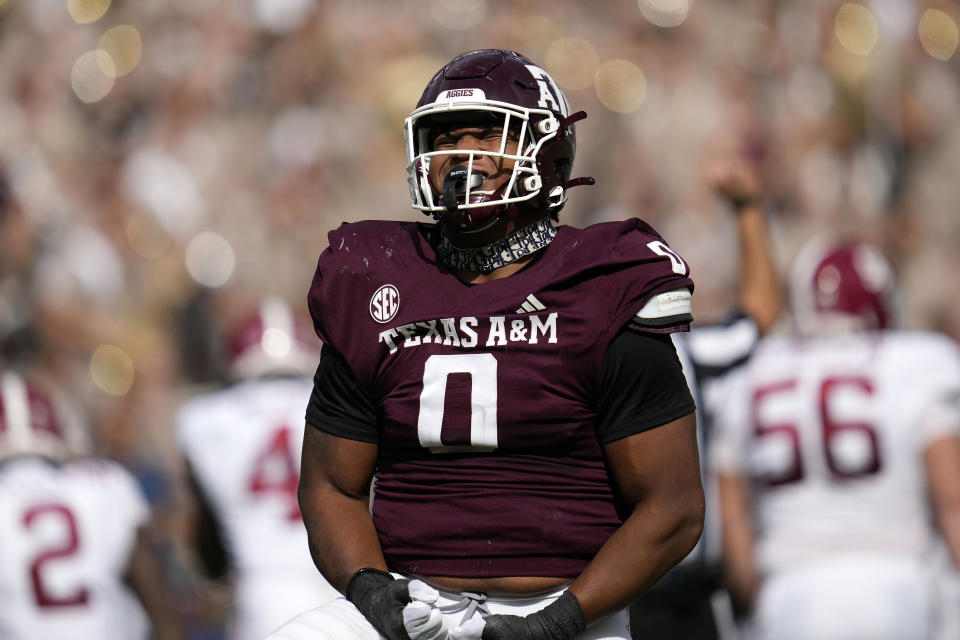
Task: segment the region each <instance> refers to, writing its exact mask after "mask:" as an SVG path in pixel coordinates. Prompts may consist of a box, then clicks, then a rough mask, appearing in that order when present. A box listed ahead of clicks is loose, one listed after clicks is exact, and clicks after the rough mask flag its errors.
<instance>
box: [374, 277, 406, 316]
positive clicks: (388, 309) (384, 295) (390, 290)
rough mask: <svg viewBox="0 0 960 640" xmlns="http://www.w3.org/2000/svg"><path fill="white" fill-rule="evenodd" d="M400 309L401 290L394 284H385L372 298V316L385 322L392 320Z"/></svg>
mask: <svg viewBox="0 0 960 640" xmlns="http://www.w3.org/2000/svg"><path fill="white" fill-rule="evenodd" d="M399 310H400V292H399V291H397V288H396V287H395V286H393V285H392V284H385V285H383V286H382V287H380V288H379V289H377V291H376V293H374V294H373V297H372V298H370V317H372V318H373V319H374V320H376V321H377V322H379V323H380V324H383V323H384V322H390V321H391V320H393V318H394V317H395V316H396V315H397V311H399Z"/></svg>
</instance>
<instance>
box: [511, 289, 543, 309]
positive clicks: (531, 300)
mask: <svg viewBox="0 0 960 640" xmlns="http://www.w3.org/2000/svg"><path fill="white" fill-rule="evenodd" d="M544 309H546V307H545V306H543V303H542V302H540V301H539V300H537V298H536V296H534V295H533V294H532V293H531V294H530V295H528V296H527V299H526V300H524V301H523V304H522V305H520V308H519V309H517V310H516V311H514V313H533V312H534V311H543V310H544Z"/></svg>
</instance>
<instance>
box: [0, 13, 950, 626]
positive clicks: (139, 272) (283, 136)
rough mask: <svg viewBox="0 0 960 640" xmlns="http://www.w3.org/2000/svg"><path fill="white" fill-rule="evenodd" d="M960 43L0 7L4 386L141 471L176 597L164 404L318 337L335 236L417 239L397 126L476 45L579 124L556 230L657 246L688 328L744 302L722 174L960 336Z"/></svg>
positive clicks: (778, 248)
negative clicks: (886, 272)
mask: <svg viewBox="0 0 960 640" xmlns="http://www.w3.org/2000/svg"><path fill="white" fill-rule="evenodd" d="M958 21H960V5H958V4H957V3H956V2H953V1H946V0H858V1H857V2H840V1H835V0H790V1H786V0H783V1H776V0H602V1H599V2H582V1H579V0H552V1H550V2H534V1H533V0H511V1H509V2H508V1H506V0H390V1H387V0H369V1H364V0H361V1H358V0H136V1H131V0H113V2H111V0H67V1H64V0H0V60H2V61H3V64H2V65H0V165H2V167H3V174H4V176H5V181H4V182H5V184H3V185H2V187H0V348H2V351H0V362H3V363H4V364H9V363H26V364H27V365H28V366H29V368H30V369H31V370H32V371H33V372H34V374H35V375H37V376H39V377H42V378H45V379H47V380H49V381H50V382H51V383H52V384H55V386H56V387H57V388H58V389H60V390H62V393H63V394H64V395H65V396H66V397H67V400H68V401H70V402H72V403H73V404H74V405H75V406H76V407H77V408H78V411H80V412H81V413H82V414H83V415H84V416H85V417H86V421H87V422H88V424H89V425H90V429H91V432H92V434H93V436H94V440H95V442H96V446H97V448H98V450H99V451H100V452H101V453H104V454H106V455H109V456H111V457H113V458H116V459H117V460H119V461H121V462H123V463H124V464H126V465H127V466H128V467H129V468H131V469H132V470H133V471H134V472H135V473H136V474H137V475H138V477H139V479H140V481H141V483H142V485H143V487H144V489H145V491H146V492H147V495H148V497H149V498H150V500H151V503H152V505H153V508H154V511H155V515H156V517H157V523H158V530H157V535H158V538H157V545H158V549H161V550H164V549H166V550H168V551H167V552H168V553H169V554H170V558H168V560H169V565H170V567H171V572H172V573H173V574H174V577H175V578H176V577H177V576H178V575H180V574H179V573H178V572H179V571H180V569H178V567H179V566H180V564H181V562H180V560H179V559H178V558H177V557H176V552H175V549H176V545H175V544H173V543H172V542H171V541H175V540H177V538H178V533H179V532H178V527H179V526H180V524H179V519H178V515H177V514H178V513H179V511H178V508H179V505H180V500H181V495H180V489H179V488H178V487H179V481H178V478H179V477H180V473H181V471H182V470H181V468H180V463H179V456H178V455H177V453H176V448H175V445H174V441H173V435H172V428H171V425H172V421H173V419H174V415H175V413H176V411H177V409H178V407H179V406H181V404H182V403H183V402H184V401H185V400H186V399H188V398H189V397H191V396H193V395H194V394H196V393H198V392H199V391H201V390H205V389H210V388H214V387H216V386H217V385H220V384H222V382H223V381H224V373H223V371H224V366H223V357H222V356H223V348H222V346H221V345H222V340H221V338H222V336H223V335H225V334H226V333H227V332H228V331H229V328H230V327H231V326H232V324H233V323H234V322H235V320H236V319H237V318H238V317H239V316H240V315H241V314H243V313H245V312H246V311H248V310H249V309H250V308H251V307H252V305H254V304H255V303H256V302H257V301H258V300H259V299H261V298H262V297H264V296H265V295H268V294H278V295H280V296H283V297H285V298H287V299H288V300H290V301H291V302H292V303H293V304H295V305H297V307H298V308H299V309H300V310H301V312H302V313H304V314H305V313H306V311H305V298H306V292H307V287H308V285H309V282H310V279H311V277H312V275H313V270H314V266H315V262H316V258H317V256H318V255H319V252H320V250H322V248H323V247H324V246H325V243H326V234H327V232H328V231H329V230H331V229H334V228H336V227H337V226H339V225H340V223H341V222H343V221H352V220H359V219H367V218H379V219H416V218H417V217H419V216H421V214H419V213H417V212H416V211H414V210H413V209H412V208H411V207H410V206H409V196H408V192H407V186H406V183H405V180H406V174H405V166H404V155H403V140H402V132H401V127H402V123H403V118H404V117H405V116H406V115H407V114H408V113H409V111H410V110H412V108H413V106H414V105H415V103H416V101H417V99H418V98H419V95H420V92H421V91H422V89H423V87H424V86H425V84H426V82H427V81H428V80H429V78H430V76H431V75H432V74H433V73H434V72H435V71H436V70H437V69H438V68H440V66H442V65H443V64H444V63H445V62H446V61H447V60H449V59H450V58H452V57H453V56H454V55H456V54H457V53H460V52H462V51H467V50H471V49H477V48H488V47H500V48H509V49H515V50H518V51H520V52H522V53H524V54H525V55H527V56H528V57H530V58H531V59H533V60H534V61H535V62H537V63H538V64H540V65H542V66H543V67H545V68H546V69H547V70H549V71H550V72H551V73H552V74H553V76H554V78H555V79H556V81H557V82H558V84H559V85H560V86H561V87H562V88H563V89H564V91H565V92H566V94H567V97H568V98H569V100H570V101H571V103H572V105H573V107H574V109H575V110H579V109H583V110H585V111H586V112H587V113H588V114H589V117H588V119H587V120H585V121H584V122H582V123H580V124H578V125H577V129H578V131H577V133H578V140H577V141H578V145H579V146H578V154H577V162H576V165H575V167H574V175H575V176H581V175H586V176H594V177H596V178H597V186H595V187H593V188H584V189H578V190H576V191H575V192H574V193H573V195H572V197H571V199H570V202H569V204H568V205H567V206H566V208H565V209H564V211H563V213H562V215H561V221H562V222H563V223H564V224H569V225H573V226H584V225H587V224H590V223H592V222H596V221H600V220H614V219H622V218H625V217H629V216H638V217H641V218H643V219H645V220H647V221H648V222H650V223H651V224H652V225H653V226H654V227H655V228H657V229H658V230H659V231H660V232H661V233H662V234H663V235H664V236H665V238H666V239H667V241H668V242H669V243H670V245H671V246H672V247H673V248H674V249H676V250H677V251H678V252H679V253H680V254H681V255H683V256H684V257H685V258H686V259H687V260H688V261H689V262H690V265H691V268H692V275H693V278H694V280H695V282H696V286H697V289H696V295H695V296H694V300H695V303H694V305H695V306H694V310H695V315H696V318H697V319H698V320H699V321H703V322H707V321H709V320H711V319H712V318H716V317H720V316H722V315H723V314H724V313H726V312H727V311H728V310H729V307H730V306H731V305H732V304H733V303H734V302H735V296H736V282H737V278H738V274H737V273H736V264H737V260H736V256H735V255H729V249H728V247H731V246H736V245H735V243H733V242H730V241H729V236H730V234H731V233H732V230H731V228H730V221H729V216H728V213H727V212H726V211H724V206H725V205H724V204H723V203H722V202H721V201H720V200H719V199H718V198H717V196H716V195H715V193H714V192H713V190H712V189H711V186H710V184H709V183H708V181H707V180H706V179H705V172H706V171H707V170H708V168H709V167H710V166H711V165H712V164H713V163H715V162H716V161H717V160H718V159H722V158H725V157H730V156H732V155H737V156H741V157H746V158H748V159H749V160H750V161H751V162H753V163H755V166H756V167H757V168H758V170H759V172H760V174H761V176H762V179H763V186H764V191H765V206H766V210H767V212H768V215H769V221H770V225H771V231H772V235H773V242H774V255H775V256H776V259H777V262H778V267H779V268H780V269H781V272H785V270H786V268H787V266H788V265H789V263H790V262H791V260H792V258H793V256H794V254H795V252H796V250H797V248H798V247H799V246H800V244H801V243H802V242H803V241H804V240H806V239H807V238H809V237H810V236H811V235H813V234H815V233H817V232H819V231H823V230H839V231H846V232H853V233H856V234H857V235H858V236H860V237H862V238H865V239H868V240H872V241H874V242H877V243H879V244H880V245H881V246H882V247H884V248H885V249H886V250H887V251H888V252H889V254H890V256H891V257H892V258H893V260H894V263H895V265H896V267H897V269H898V272H899V276H900V281H901V283H902V288H903V292H904V294H905V295H904V301H903V302H904V304H903V318H902V322H901V324H902V325H903V326H906V327H913V328H925V329H935V330H940V331H944V332H946V333H948V334H950V335H952V336H954V337H956V338H960V296H958V295H957V293H960V287H958V285H957V280H955V279H954V278H955V275H956V274H957V273H960V252H958V251H957V250H956V249H955V247H956V246H957V244H958V242H960V216H958V215H957V203H958V202H960V180H958V179H957V174H956V172H957V169H956V167H958V166H960V55H958V54H957V53H956V49H957V45H958V26H957V25H958ZM424 219H425V218H424ZM175 582H176V581H175ZM186 582H189V579H188V578H186V577H183V578H182V579H181V581H180V582H179V583H177V584H178V585H179V588H181V589H182V590H183V591H184V593H187V592H188V591H190V590H191V589H193V588H194V587H193V586H192V585H190V584H186ZM191 602H195V600H193V599H191V598H187V597H185V598H184V604H183V606H184V607H187V608H189V607H191V606H198V605H192V604H189V603H191ZM187 613H188V614H195V617H196V618H197V625H198V628H199V627H202V626H203V625H205V624H209V625H211V628H213V627H215V626H216V620H210V619H205V618H204V616H205V615H207V614H206V613H205V612H204V611H199V610H198V611H195V612H190V611H188V612H187Z"/></svg>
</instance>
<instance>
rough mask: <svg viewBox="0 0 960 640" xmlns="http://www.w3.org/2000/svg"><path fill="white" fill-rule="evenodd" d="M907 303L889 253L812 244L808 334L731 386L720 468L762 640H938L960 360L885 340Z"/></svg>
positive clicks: (764, 351) (740, 582)
mask: <svg viewBox="0 0 960 640" xmlns="http://www.w3.org/2000/svg"><path fill="white" fill-rule="evenodd" d="M893 294H894V288H893V271H892V268H891V266H890V264H889V262H888V261H887V260H886V259H885V257H884V256H883V254H882V253H881V252H880V251H879V250H878V249H876V248H875V247H871V246H869V245H866V244H862V243H855V242H846V243H845V242H839V241H827V240H822V239H817V240H815V241H813V242H812V243H810V244H808V245H807V246H806V247H805V248H804V249H803V250H802V251H801V253H800V255H799V256H798V259H797V261H796V263H795V267H794V270H793V272H792V274H791V281H790V297H791V304H792V311H793V317H794V320H795V322H796V331H795V332H792V333H790V334H789V335H782V336H776V337H769V338H766V339H765V340H763V341H762V342H761V343H760V346H759V347H758V349H757V350H756V351H755V353H754V355H753V357H752V358H751V361H750V362H749V364H748V365H747V367H746V368H745V369H744V370H743V371H741V372H740V373H738V374H737V375H735V376H734V377H733V378H732V379H731V380H730V382H729V386H728V388H727V392H728V395H727V397H726V401H725V403H724V406H723V408H722V409H721V411H720V414H719V416H718V423H717V427H718V429H717V435H716V438H715V440H714V443H713V446H712V448H711V462H712V468H713V470H714V471H715V472H716V473H717V474H718V477H719V486H720V493H721V508H722V513H723V523H724V534H725V535H724V551H725V560H726V567H727V571H728V579H729V584H730V588H731V590H732V592H733V594H734V595H735V596H736V597H737V598H738V599H739V601H740V602H741V603H742V604H743V605H744V606H745V607H746V608H747V609H748V610H749V611H750V612H751V616H750V617H751V620H750V624H749V626H750V630H751V636H750V637H751V638H752V639H753V640H761V639H768V638H769V639H782V638H797V639H801V638H803V639H811V638H813V639H816V640H833V639H847V638H850V639H853V638H869V639H871V640H887V639H890V640H894V639H898V640H900V639H902V640H921V639H924V638H932V637H935V636H934V634H935V633H936V632H937V624H938V612H937V598H936V590H937V586H936V584H935V583H934V571H935V567H934V564H933V555H932V552H933V550H934V549H935V547H936V545H937V544H938V541H939V540H940V539H941V538H939V537H938V529H939V535H942V541H943V542H945V543H946V547H947V549H948V550H949V553H950V556H951V557H952V561H953V562H954V563H960V440H958V436H957V429H958V425H960V407H958V404H960V355H958V350H957V348H956V345H955V344H954V343H953V342H952V341H951V340H949V339H948V338H946V337H943V336H940V335H937V334H932V333H924V332H907V331H896V330H888V329H886V327H888V325H890V323H891V320H892V318H891V316H892V314H893V313H894V307H893V304H892V296H893ZM931 507H932V509H931ZM956 604H960V603H956Z"/></svg>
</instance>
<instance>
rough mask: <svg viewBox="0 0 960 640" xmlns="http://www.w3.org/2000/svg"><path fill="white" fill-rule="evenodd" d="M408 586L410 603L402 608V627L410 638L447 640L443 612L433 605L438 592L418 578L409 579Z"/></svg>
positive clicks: (415, 639) (412, 639)
mask: <svg viewBox="0 0 960 640" xmlns="http://www.w3.org/2000/svg"><path fill="white" fill-rule="evenodd" d="M408 588H409V592H410V604H408V605H406V606H405V607H404V608H403V627H404V629H406V630H407V635H409V636H410V640H447V627H446V623H445V620H444V618H443V614H442V613H441V612H440V609H438V608H437V607H436V606H434V603H435V602H436V601H437V598H439V597H440V592H439V591H437V590H436V589H434V588H433V587H431V586H429V585H428V584H426V583H425V582H422V581H420V580H411V581H410V584H409V585H408ZM479 637H480V636H477V638H479Z"/></svg>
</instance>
